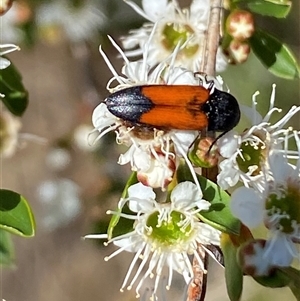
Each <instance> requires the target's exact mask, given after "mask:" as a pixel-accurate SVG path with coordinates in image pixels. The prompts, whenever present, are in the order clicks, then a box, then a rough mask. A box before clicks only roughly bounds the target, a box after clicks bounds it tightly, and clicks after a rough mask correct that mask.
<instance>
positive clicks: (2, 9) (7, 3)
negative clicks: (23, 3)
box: [0, 0, 13, 16]
mask: <svg viewBox="0 0 300 301" xmlns="http://www.w3.org/2000/svg"><path fill="white" fill-rule="evenodd" d="M12 4H13V0H1V1H0V16H3V15H4V14H5V13H7V11H8V10H9V9H10V8H11V6H12Z"/></svg>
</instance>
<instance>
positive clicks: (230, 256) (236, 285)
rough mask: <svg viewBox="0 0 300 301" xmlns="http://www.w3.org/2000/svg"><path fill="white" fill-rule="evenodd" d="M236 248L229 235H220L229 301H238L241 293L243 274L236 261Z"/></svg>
mask: <svg viewBox="0 0 300 301" xmlns="http://www.w3.org/2000/svg"><path fill="white" fill-rule="evenodd" d="M238 247H239V246H238V245H236V244H235V243H234V241H233V240H232V239H231V237H230V235H228V234H226V233H222V235H221V248H222V251H223V255H224V263H225V280H226V287H227V293H228V296H229V298H230V300H231V301H238V300H240V297H241V294H242V291H243V272H242V270H241V268H240V266H239V264H238V261H237V250H238Z"/></svg>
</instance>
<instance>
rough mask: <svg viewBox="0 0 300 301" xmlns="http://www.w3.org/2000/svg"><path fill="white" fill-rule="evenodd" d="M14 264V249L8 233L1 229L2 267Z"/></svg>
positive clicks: (0, 262)
mask: <svg viewBox="0 0 300 301" xmlns="http://www.w3.org/2000/svg"><path fill="white" fill-rule="evenodd" d="M13 262H14V247H13V243H12V240H11V237H10V234H9V233H8V232H7V231H4V230H1V229H0V265H8V266H10V265H12V264H13Z"/></svg>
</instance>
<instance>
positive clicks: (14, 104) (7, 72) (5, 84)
mask: <svg viewBox="0 0 300 301" xmlns="http://www.w3.org/2000/svg"><path fill="white" fill-rule="evenodd" d="M0 93H1V94H3V95H4V97H0V99H1V100H2V101H3V103H4V105H5V106H6V107H7V109H8V110H9V111H10V112H11V113H12V114H14V115H16V116H21V115H22V114H23V113H24V112H25V110H26V108H27V105H28V92H27V91H26V90H25V88H24V86H23V84H22V78H21V75H20V73H19V72H18V71H17V69H16V68H15V67H14V65H13V64H10V65H9V66H8V67H7V68H5V69H1V70H0Z"/></svg>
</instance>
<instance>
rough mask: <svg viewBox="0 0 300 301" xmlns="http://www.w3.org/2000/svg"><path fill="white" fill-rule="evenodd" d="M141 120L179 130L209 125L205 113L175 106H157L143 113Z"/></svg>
mask: <svg viewBox="0 0 300 301" xmlns="http://www.w3.org/2000/svg"><path fill="white" fill-rule="evenodd" d="M139 122H141V123H145V124H147V125H151V126H153V127H158V128H171V129H178V130H201V129H204V128H206V127H207V125H208V119H207V117H206V115H205V113H203V112H201V111H199V110H197V111H190V110H187V109H184V108H182V107H180V108H178V107H174V106H156V107H154V108H153V109H152V110H150V111H149V112H147V113H144V114H142V116H141V118H140V120H139Z"/></svg>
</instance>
